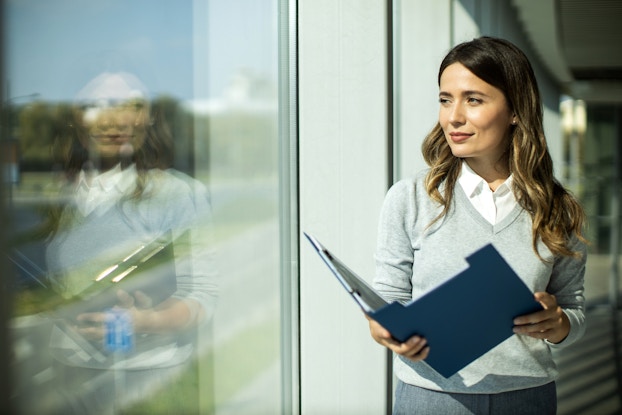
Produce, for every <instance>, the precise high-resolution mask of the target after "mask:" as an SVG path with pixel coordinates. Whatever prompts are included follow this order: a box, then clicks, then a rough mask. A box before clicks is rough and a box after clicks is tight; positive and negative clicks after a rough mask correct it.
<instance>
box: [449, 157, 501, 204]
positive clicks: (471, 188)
mask: <svg viewBox="0 0 622 415" xmlns="http://www.w3.org/2000/svg"><path fill="white" fill-rule="evenodd" d="M458 183H460V186H462V189H464V192H465V193H466V194H467V196H468V197H473V196H474V195H476V194H478V193H480V192H481V191H482V190H484V189H486V188H488V183H486V180H484V179H482V177H481V176H479V175H478V174H477V173H475V172H474V171H473V169H471V168H470V167H469V164H468V163H467V162H466V161H463V162H462V170H461V171H460V176H459V177H458ZM511 184H512V175H510V177H508V178H507V179H506V180H505V182H503V183H502V184H501V186H499V187H498V188H497V190H496V191H495V192H494V193H495V194H496V195H497V196H501V195H503V194H505V193H507V192H509V191H511V190H512V186H511Z"/></svg>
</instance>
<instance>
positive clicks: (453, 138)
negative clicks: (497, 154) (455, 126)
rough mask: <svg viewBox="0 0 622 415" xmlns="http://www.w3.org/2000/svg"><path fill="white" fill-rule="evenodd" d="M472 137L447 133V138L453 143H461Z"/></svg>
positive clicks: (464, 134) (465, 134)
mask: <svg viewBox="0 0 622 415" xmlns="http://www.w3.org/2000/svg"><path fill="white" fill-rule="evenodd" d="M472 135H473V134H467V133H449V138H451V141H453V142H454V143H461V142H463V141H466V140H467V139H468V138H469V137H471V136H472Z"/></svg>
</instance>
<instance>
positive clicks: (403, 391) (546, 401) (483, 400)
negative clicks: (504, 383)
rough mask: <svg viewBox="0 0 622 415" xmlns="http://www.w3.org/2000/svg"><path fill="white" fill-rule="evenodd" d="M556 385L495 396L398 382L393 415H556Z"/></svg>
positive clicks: (551, 384) (550, 384)
mask: <svg viewBox="0 0 622 415" xmlns="http://www.w3.org/2000/svg"><path fill="white" fill-rule="evenodd" d="M556 412H557V393H556V389H555V382H551V383H549V384H546V385H544V386H539V387H536V388H530V389H522V390H517V391H511V392H503V393H496V394H470V393H446V392H437V391H432V390H428V389H423V388H420V387H417V386H413V385H409V384H406V383H404V382H402V381H400V380H398V383H397V387H396V390H395V403H394V406H393V415H411V414H413V415H439V414H443V415H497V414H499V415H506V414H512V415H555V413H556Z"/></svg>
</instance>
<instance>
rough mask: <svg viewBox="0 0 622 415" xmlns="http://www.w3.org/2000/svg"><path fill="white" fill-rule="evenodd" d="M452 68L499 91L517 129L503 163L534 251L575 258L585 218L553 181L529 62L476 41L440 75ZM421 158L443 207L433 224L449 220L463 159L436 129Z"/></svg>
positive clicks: (496, 43)
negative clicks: (543, 247)
mask: <svg viewBox="0 0 622 415" xmlns="http://www.w3.org/2000/svg"><path fill="white" fill-rule="evenodd" d="M454 63H460V64H462V65H464V66H465V67H466V68H467V69H468V70H469V71H471V72H472V73H473V74H474V75H475V76H477V77H478V78H480V79H482V80H483V81H485V82H487V83H488V84H490V85H492V86H494V87H496V88H498V89H499V90H501V91H502V92H503V94H504V95H505V98H506V101H507V103H508V105H509V107H510V110H511V112H512V113H514V114H515V115H516V119H517V125H515V126H511V127H510V128H511V131H510V140H509V143H508V149H507V153H506V157H505V159H506V160H507V163H508V167H509V171H510V173H511V174H512V175H513V181H512V190H513V191H514V194H515V196H516V199H517V202H518V203H519V205H520V206H521V207H522V208H523V209H525V210H526V211H527V212H528V213H529V215H530V216H531V219H532V222H533V224H532V230H533V236H532V245H533V249H534V251H535V253H536V254H537V255H538V257H540V258H542V256H541V255H540V253H539V252H538V249H537V243H538V241H539V240H541V241H542V242H543V243H544V244H545V245H546V246H547V247H548V248H549V250H550V251H551V252H552V253H553V254H555V255H564V256H575V257H576V256H578V255H579V253H577V252H574V251H573V250H572V247H571V246H570V245H571V240H572V239H573V238H574V237H577V238H578V239H579V240H581V241H584V242H585V238H584V237H583V234H582V229H583V226H584V224H585V212H584V210H583V208H582V207H581V205H580V204H579V203H578V201H577V200H576V199H575V198H574V197H573V196H572V195H571V194H570V193H569V192H568V191H566V189H564V187H563V186H562V185H561V184H560V183H559V182H558V181H557V180H556V179H555V177H554V176H553V161H552V159H551V156H550V154H549V151H548V148H547V144H546V138H545V136H544V127H543V124H542V119H543V116H542V101H541V98H540V92H539V89H538V83H537V81H536V77H535V74H534V72H533V68H532V67H531V64H530V63H529V60H528V58H527V56H525V54H524V53H523V52H522V51H521V50H520V49H519V48H518V47H516V46H515V45H514V44H512V43H510V42H508V41H506V40H503V39H498V38H492V37H486V36H484V37H480V38H477V39H474V40H472V41H470V42H465V43H461V44H459V45H457V46H455V47H454V48H453V49H452V50H451V51H450V52H449V53H448V54H447V56H445V58H444V59H443V61H442V63H441V66H440V69H439V73H438V83H439V85H440V78H441V75H442V74H443V71H444V70H445V69H446V68H447V67H448V66H449V65H452V64H454ZM422 152H423V157H424V159H425V161H426V163H427V164H428V165H429V166H430V170H429V172H428V174H427V176H426V190H427V192H428V194H429V195H430V197H431V198H432V199H433V200H435V201H437V202H438V203H440V204H441V205H442V206H443V211H442V212H441V214H440V215H439V216H438V217H437V218H436V219H435V221H437V220H439V219H440V218H442V217H443V216H444V215H446V214H447V212H448V210H449V207H450V206H451V204H452V195H453V190H454V187H455V185H456V181H457V179H458V176H459V174H460V169H461V164H462V159H461V158H458V157H455V156H454V155H453V154H452V152H451V149H450V147H449V144H448V143H447V141H446V139H445V135H444V133H443V130H442V128H441V126H440V124H438V123H437V124H436V126H435V127H434V128H433V129H432V131H431V132H430V133H429V134H428V135H427V137H426V138H425V140H424V142H423V144H422Z"/></svg>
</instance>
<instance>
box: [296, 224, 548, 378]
mask: <svg viewBox="0 0 622 415" xmlns="http://www.w3.org/2000/svg"><path fill="white" fill-rule="evenodd" d="M305 236H306V237H307V239H308V240H309V242H311V244H312V245H313V247H314V248H315V250H316V251H317V253H318V254H319V255H320V257H321V258H322V259H323V260H324V262H325V263H326V265H327V266H328V268H329V269H330V270H331V271H332V273H333V274H334V275H335V277H337V279H338V280H339V282H340V283H341V284H342V285H343V287H344V288H345V289H346V291H348V293H349V294H350V295H351V296H352V298H353V299H354V301H356V302H357V303H358V305H359V306H360V307H361V309H362V310H363V311H364V312H365V313H366V314H367V315H368V316H369V317H371V318H372V319H374V320H376V321H378V323H380V324H381V325H382V326H383V327H384V328H386V329H387V330H388V331H389V332H390V333H391V335H392V336H393V337H394V338H395V339H396V340H398V341H400V342H405V341H406V340H408V339H409V338H410V337H412V336H414V335H419V336H422V337H425V339H426V340H427V344H428V345H429V346H430V353H429V354H428V357H427V358H426V359H425V362H426V363H427V364H428V365H429V366H431V367H432V368H433V369H434V370H436V371H437V372H438V373H440V374H441V375H442V376H444V377H446V378H448V377H450V376H452V375H454V374H455V373H456V372H458V371H459V370H460V369H462V368H464V367H466V366H467V365H468V364H469V363H471V362H473V361H474V360H475V359H477V358H478V357H480V356H482V355H483V354H485V353H486V352H488V351H489V350H491V349H492V348H494V347H495V346H497V345H498V344H499V343H501V342H503V341H504V340H506V339H507V338H509V337H511V336H512V335H513V334H514V332H513V327H514V324H513V320H514V318H515V317H518V316H520V315H524V314H529V313H533V312H536V311H539V310H542V306H541V305H540V304H539V303H538V302H536V301H535V299H534V296H533V293H532V292H531V290H530V289H529V288H528V287H527V286H526V285H525V283H524V282H523V281H522V280H521V279H520V278H519V277H518V275H516V273H515V272H514V270H512V268H511V267H510V266H509V265H508V263H507V262H506V261H505V260H504V259H503V258H502V257H501V255H500V254H499V253H498V252H497V250H496V249H495V248H494V247H493V246H492V245H491V244H489V245H486V246H484V247H483V248H481V249H479V250H477V251H476V252H474V253H473V254H471V255H470V256H469V257H467V258H466V260H467V262H468V263H469V268H468V269H466V270H464V271H462V272H461V273H459V274H457V275H455V276H454V277H452V278H450V279H449V280H447V281H445V282H444V283H442V284H441V285H439V286H438V287H436V288H434V289H432V290H431V291H429V292H427V293H426V294H424V295H422V296H421V297H419V298H416V299H414V300H413V301H411V302H409V303H407V304H401V303H399V302H391V303H389V302H387V301H385V300H384V299H383V298H382V296H380V295H379V294H378V293H377V292H376V291H375V290H374V289H373V288H372V287H371V286H370V285H368V284H367V283H366V282H365V280H363V279H362V278H361V277H359V276H358V275H356V273H354V272H353V271H352V270H350V269H349V268H348V267H347V266H346V265H345V264H344V263H343V262H341V261H340V260H339V259H338V258H337V257H336V256H335V255H334V254H332V253H331V252H330V251H329V250H328V249H326V248H325V247H324V246H323V245H322V244H321V243H320V242H319V241H318V240H317V239H316V238H314V237H313V236H311V235H309V234H307V233H305Z"/></svg>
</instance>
